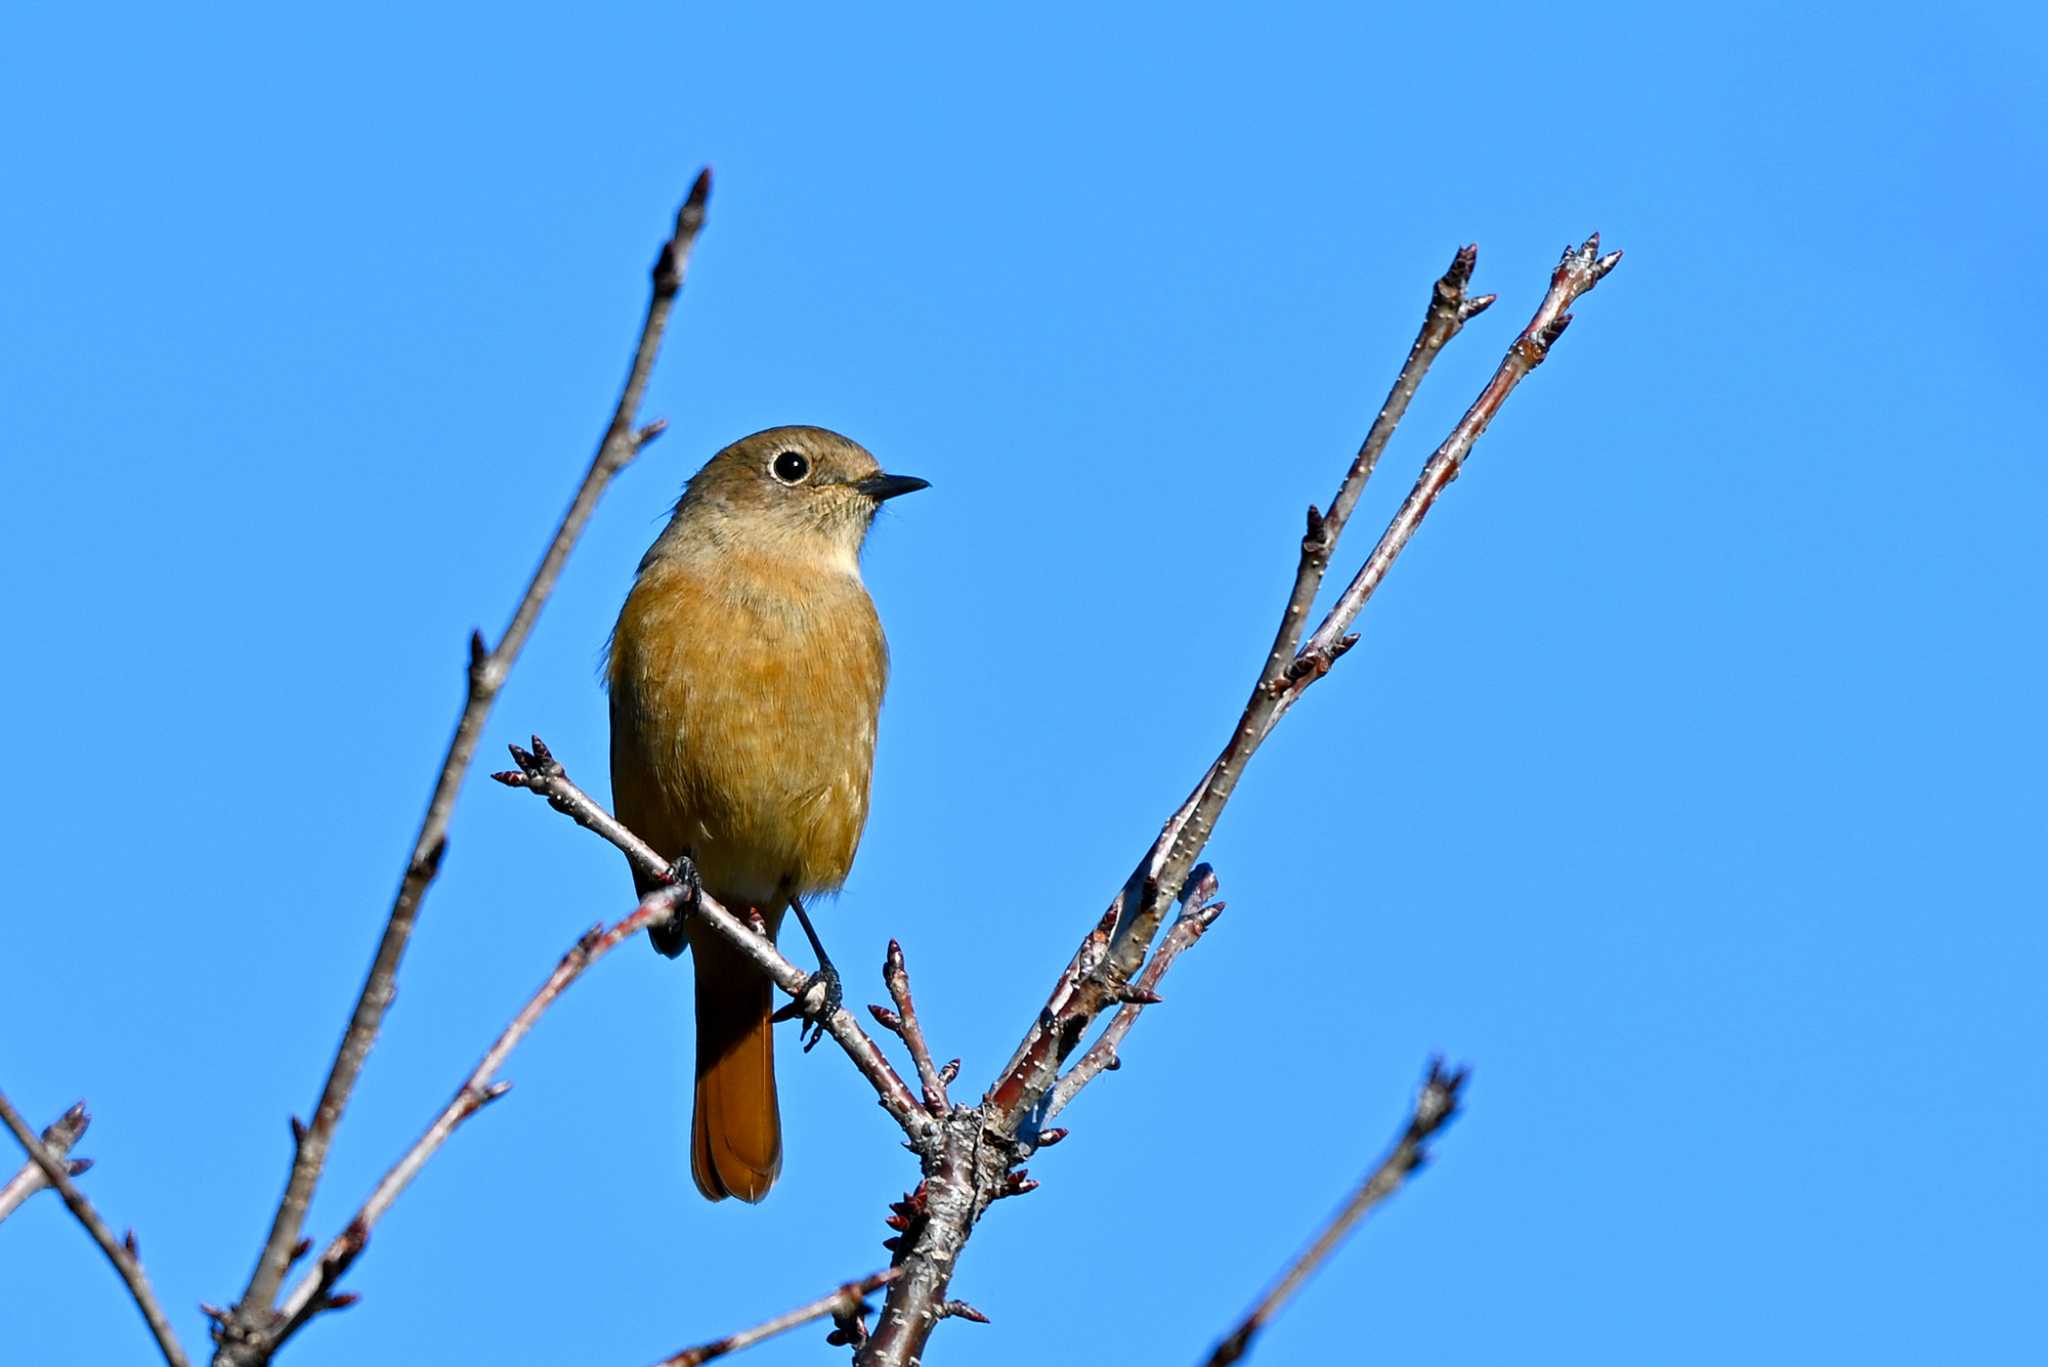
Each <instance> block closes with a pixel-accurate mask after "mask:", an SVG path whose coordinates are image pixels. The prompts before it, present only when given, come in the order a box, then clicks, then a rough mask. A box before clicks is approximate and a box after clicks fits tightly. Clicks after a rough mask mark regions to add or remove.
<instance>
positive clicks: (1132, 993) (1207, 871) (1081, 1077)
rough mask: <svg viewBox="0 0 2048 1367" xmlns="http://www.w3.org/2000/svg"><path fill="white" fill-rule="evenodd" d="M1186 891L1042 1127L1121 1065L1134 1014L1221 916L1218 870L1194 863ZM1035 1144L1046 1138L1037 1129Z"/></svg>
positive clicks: (1154, 999) (1058, 1090)
mask: <svg viewBox="0 0 2048 1367" xmlns="http://www.w3.org/2000/svg"><path fill="white" fill-rule="evenodd" d="M1188 881H1189V887H1188V895H1187V897H1185V898H1184V899H1182V900H1183V909H1182V911H1181V914H1180V915H1179V916H1177V917H1175V918H1174V922H1173V925H1172V926H1171V927H1170V928H1169V929H1168V930H1167V932H1166V938H1165V939H1163V940H1161V941H1160V942H1159V949H1158V950H1157V952H1155V953H1154V954H1153V955H1152V957H1151V958H1150V959H1149V960H1147V961H1146V963H1145V971H1144V972H1142V973H1140V974H1139V975H1138V977H1137V981H1135V982H1133V983H1132V984H1131V985H1130V987H1128V988H1126V989H1125V993H1124V996H1125V1000H1124V1004H1123V1005H1122V1006H1121V1007H1119V1008H1118V1009H1117V1013H1116V1015H1114V1016H1112V1017H1111V1018H1110V1021H1109V1025H1108V1026H1107V1027H1106V1028H1105V1029H1104V1030H1103V1032H1102V1034H1101V1035H1100V1036H1098V1037H1097V1038H1096V1041H1095V1043H1093V1044H1091V1045H1089V1046H1088V1052H1086V1053H1085V1054H1083V1055H1081V1059H1080V1062H1078V1063H1076V1064H1075V1065H1074V1066H1073V1067H1071V1068H1069V1069H1068V1070H1067V1072H1066V1075H1065V1076H1064V1077H1062V1078H1061V1079H1060V1080H1059V1082H1058V1083H1057V1084H1056V1085H1055V1086H1054V1087H1053V1089H1052V1095H1051V1096H1050V1097H1048V1098H1047V1100H1046V1104H1045V1113H1044V1114H1043V1115H1042V1116H1041V1117H1039V1123H1040V1124H1041V1125H1043V1124H1044V1123H1045V1122H1046V1121H1048V1120H1051V1119H1052V1118H1053V1117H1054V1116H1056V1115H1058V1114H1059V1113H1060V1112H1061V1111H1064V1110H1065V1109H1066V1108H1067V1103H1068V1102H1070V1101H1072V1100H1073V1099H1074V1097H1075V1096H1076V1095H1078V1094H1079V1093H1080V1090H1081V1089H1082V1088H1083V1087H1086V1086H1087V1085H1088V1084H1089V1083H1090V1082H1092V1081H1094V1080H1095V1078H1096V1076H1097V1075H1098V1074H1101V1073H1106V1072H1114V1071H1115V1070H1116V1069H1117V1068H1119V1067H1121V1066H1122V1060H1121V1059H1120V1058H1119V1057H1118V1056H1117V1050H1118V1049H1119V1048H1120V1047H1122V1045H1123V1042H1124V1036H1126V1035H1128V1034H1130V1033H1131V1027H1132V1026H1133V1025H1136V1024H1137V1023H1138V1013H1139V1012H1140V1011H1142V1010H1144V1009H1145V1008H1146V1007H1148V1006H1154V1005H1157V1004H1158V1002H1159V1000H1160V997H1159V983H1160V981H1161V980H1162V979H1164V978H1165V977H1166V974H1167V970H1169V969H1171V968H1172V967H1173V961H1174V960H1175V959H1178V958H1179V957H1180V956H1181V951H1183V950H1185V949H1187V948H1188V947H1189V946H1190V945H1192V944H1194V943H1195V941H1197V940H1199V939H1201V938H1202V936H1203V935H1204V934H1205V933H1206V932H1207V931H1208V929H1209V927H1210V926H1211V925H1214V924H1215V922H1216V918H1217V917H1218V916H1221V915H1222V914H1223V908H1224V904H1223V903H1222V902H1217V901H1212V900H1211V899H1212V898H1214V897H1215V895H1216V874H1215V871H1214V870H1212V869H1211V868H1210V867H1209V866H1208V865H1207V864H1199V865H1197V866H1196V867H1195V871H1194V876H1193V877H1192V878H1190V879H1189V880H1188ZM1039 1142H1041V1143H1043V1142H1044V1133H1043V1131H1041V1132H1040V1135H1039Z"/></svg>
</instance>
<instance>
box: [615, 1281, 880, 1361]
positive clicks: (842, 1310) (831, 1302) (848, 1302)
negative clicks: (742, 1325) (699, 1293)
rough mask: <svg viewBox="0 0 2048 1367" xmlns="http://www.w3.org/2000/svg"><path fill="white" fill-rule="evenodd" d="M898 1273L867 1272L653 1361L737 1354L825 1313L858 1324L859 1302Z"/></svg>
mask: <svg viewBox="0 0 2048 1367" xmlns="http://www.w3.org/2000/svg"><path fill="white" fill-rule="evenodd" d="M901 1275H902V1274H901V1272H900V1271H898V1269H896V1268H893V1267H891V1268H885V1269H884V1270H882V1271H880V1272H870V1273H869V1274H868V1275H867V1276H865V1277H862V1278H861V1279H860V1280H859V1281H852V1282H847V1283H846V1284H845V1285H843V1286H841V1287H839V1288H837V1289H836V1290H833V1291H828V1292H827V1293H825V1294H824V1295H822V1296H820V1297H818V1299H816V1300H814V1301H811V1302H810V1303H808V1304H806V1305H799V1306H798V1307H797V1308H796V1309H794V1310H785V1311H783V1312H782V1313H781V1314H779V1315H777V1316H775V1318H773V1319H768V1320H763V1321H761V1322H760V1323H759V1324H757V1325H755V1326H754V1327H753V1328H751V1329H742V1330H740V1331H739V1332H738V1333H736V1334H727V1335H726V1336H725V1337H724V1338H722V1339H713V1340H712V1341H711V1342H709V1343H700V1344H698V1345H697V1346H696V1347H695V1348H685V1349H684V1350H683V1351H682V1352H680V1353H677V1354H675V1355H674V1356H673V1357H665V1358H663V1359H662V1360H661V1361H660V1362H657V1363H655V1364H654V1367H697V1364H699V1363H701V1362H709V1361H711V1359H713V1358H722V1357H724V1356H725V1355H726V1354H727V1353H737V1352H738V1351H739V1350H740V1349H742V1348H751V1347H753V1346H754V1345H755V1344H757V1343H759V1342H760V1341H761V1340H762V1339H770V1338H774V1337H775V1336H776V1335H777V1334H782V1333H787V1332H788V1331H789V1330H791V1329H794V1328H796V1327H797V1326H798V1325H801V1324H809V1323H810V1322H811V1321H812V1320H820V1319H824V1318H825V1317H826V1316H827V1315H830V1316H832V1317H833V1318H834V1319H846V1318H851V1319H852V1320H853V1321H854V1322H855V1323H858V1322H859V1318H860V1316H862V1315H865V1314H866V1313H867V1307H866V1306H865V1305H864V1304H863V1303H862V1302H863V1301H864V1300H865V1299H866V1297H867V1296H868V1295H869V1294H871V1293H872V1292H875V1291H877V1290H879V1289H881V1288H882V1287H885V1286H887V1285H888V1284H889V1283H890V1282H893V1281H895V1280H896V1278H897V1277H899V1276H901Z"/></svg>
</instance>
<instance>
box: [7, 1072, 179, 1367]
mask: <svg viewBox="0 0 2048 1367" xmlns="http://www.w3.org/2000/svg"><path fill="white" fill-rule="evenodd" d="M74 1109H82V1108H74ZM0 1123H4V1124H5V1125H6V1126H7V1128H8V1129H9V1130H12V1131H13V1132H14V1137H15V1139H17V1140H18V1141H20V1143H21V1147H22V1148H23V1149H24V1150H26V1151H27V1153H28V1156H29V1161H30V1162H32V1163H34V1164H35V1165H36V1166H37V1167H38V1168H41V1169H42V1171H43V1180H44V1181H46V1182H48V1183H49V1184H50V1185H51V1186H53V1187H55V1188H56V1189H57V1194H58V1195H59V1196H61V1197H63V1198H64V1204H65V1205H66V1206H68V1207H70V1209H71V1213H72V1214H73V1215H74V1216H76V1217H77V1219H78V1223H79V1224H81V1225H84V1226H85V1232H86V1233H87V1234H90V1235H91V1236H92V1241H93V1242H94V1243H96V1244H98V1245H99V1246H100V1252H102V1253H104V1254H106V1255H107V1261H108V1262H110V1263H112V1264H113V1265H114V1271H116V1272H118V1273H120V1274H121V1280H122V1281H123V1282H125V1283H127V1285H128V1294H129V1295H130V1296H132V1297H134V1298H135V1307H136V1309H138V1310H140V1311H141V1312H142V1318H143V1319H144V1320H145V1321H146V1322H147V1323H148V1325H149V1332H150V1335H151V1336H152V1337H153V1338H155V1339H156V1347H157V1351H158V1352H160V1353H162V1354H163V1358H164V1361H165V1362H167V1363H169V1364H170V1367H188V1364H187V1362H186V1359H185V1350H184V1349H183V1348H180V1347H179V1346H178V1340H177V1339H176V1337H174V1336H173V1335H172V1333H171V1322H170V1320H169V1319H168V1318H167V1317H166V1316H165V1315H164V1308H163V1306H161V1305H159V1304H158V1303H157V1299H156V1292H154V1291H152V1290H150V1286H149V1278H148V1277H147V1276H146V1275H144V1273H143V1271H142V1258H141V1255H140V1254H139V1253H137V1251H136V1246H135V1231H133V1230H130V1231H128V1237H127V1238H125V1239H116V1238H115V1237H114V1231H113V1230H111V1229H109V1228H107V1222H106V1221H105V1220H102V1219H101V1218H100V1213H99V1212H98V1211H96V1210H94V1209H93V1208H92V1202H90V1201H88V1200H86V1199H85V1193H84V1192H82V1191H80V1190H79V1189H78V1184H77V1183H76V1182H74V1181H72V1180H71V1170H70V1166H69V1164H67V1163H66V1162H65V1161H64V1159H63V1158H62V1157H61V1156H60V1155H58V1154H54V1153H51V1152H50V1151H49V1150H48V1149H46V1148H44V1147H43V1144H42V1141H41V1140H39V1139H37V1138H36V1132H35V1131H34V1130H31V1129H30V1128H29V1127H28V1122H27V1121H25V1120H23V1119H22V1118H21V1113H20V1112H19V1111H16V1110H15V1109H14V1107H13V1105H12V1104H11V1103H10V1102H9V1101H8V1100H7V1097H6V1096H5V1095H4V1094H0ZM59 1123H62V1122H59ZM78 1128H79V1129H81V1130H82V1129H84V1128H85V1124H84V1118H83V1115H82V1114H81V1117H80V1121H79V1125H78Z"/></svg>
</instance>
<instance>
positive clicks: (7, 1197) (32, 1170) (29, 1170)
mask: <svg viewBox="0 0 2048 1367" xmlns="http://www.w3.org/2000/svg"><path fill="white" fill-rule="evenodd" d="M90 1124H92V1115H91V1113H90V1112H88V1111H87V1110H86V1109H85V1103H84V1102H83V1101H78V1102H73V1103H72V1106H71V1109H70V1110H68V1111H66V1112H64V1114H62V1115H60V1116H58V1117H57V1118H56V1119H55V1120H53V1121H52V1122H50V1127H49V1128H48V1129H46V1130H44V1131H43V1138H42V1145H43V1152H44V1153H47V1154H49V1155H50V1157H52V1158H64V1155H65V1154H68V1153H70V1152H71V1146H72V1145H73V1144H76V1143H77V1142H78V1137H79V1136H80V1135H82V1134H84V1133H85V1127H86V1126H88V1125H90ZM91 1166H92V1160H91V1159H90V1158H70V1159H65V1162H64V1170H65V1172H67V1173H69V1174H70V1175H71V1176H73V1177H76V1176H78V1175H79V1174H80V1173H83V1172H84V1171H86V1169H88V1168H90V1167H91ZM49 1185H50V1179H49V1178H48V1177H47V1176H45V1175H44V1173H43V1167H42V1164H40V1163H38V1162H36V1160H35V1159H34V1158H33V1157H31V1158H30V1159H29V1160H28V1162H26V1163H23V1164H22V1165H21V1171H19V1172H17V1173H15V1174H14V1176H12V1177H10V1178H8V1179H7V1185H6V1186H4V1187H0V1220H4V1219H6V1218H7V1217H8V1216H10V1215H12V1214H14V1208H15V1207H16V1206H19V1205H20V1204H21V1203H22V1202H23V1201H26V1200H27V1199H28V1198H29V1197H31V1196H33V1195H35V1194H36V1193H37V1192H39V1191H41V1190H42V1189H43V1188H45V1187H47V1186H49Z"/></svg>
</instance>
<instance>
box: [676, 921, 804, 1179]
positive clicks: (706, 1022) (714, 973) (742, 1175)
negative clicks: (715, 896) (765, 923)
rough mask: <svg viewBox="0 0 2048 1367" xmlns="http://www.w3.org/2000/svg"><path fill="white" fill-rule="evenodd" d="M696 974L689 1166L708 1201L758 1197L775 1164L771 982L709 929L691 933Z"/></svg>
mask: <svg viewBox="0 0 2048 1367" xmlns="http://www.w3.org/2000/svg"><path fill="white" fill-rule="evenodd" d="M690 951H691V953H692V954H693V955H694V956H695V957H696V960H697V965H696V974H697V1100H696V1109H695V1114H694V1115H692V1117H691V1119H690V1172H691V1174H692V1175H693V1176H695V1177H696V1179H697V1189H698V1190H699V1191H701V1192H703V1193H704V1195H705V1197H706V1198H707V1199H709V1200H713V1201H722V1200H724V1199H725V1198H726V1197H728V1196H737V1197H739V1198H740V1200H742V1201H758V1200H760V1199H761V1198H762V1197H764V1196H766V1195H767V1194H768V1188H770V1187H772V1186H774V1185H775V1178H776V1176H777V1175H778V1174H780V1173H781V1171H782V1116H781V1113H780V1112H779V1111H778V1110H777V1108H776V1105H775V1036H774V1035H773V1034H772V1033H770V1029H769V1019H768V1018H769V1016H770V1015H771V1014H772V1013H773V1008H774V997H773V989H772V988H771V987H770V985H769V982H768V979H767V978H766V977H765V976H763V975H762V973H761V972H760V970H759V969H757V968H755V967H754V965H753V964H751V963H749V962H748V961H747V958H746V956H745V955H743V954H741V953H740V951H739V950H737V949H734V948H733V947H732V946H730V945H728V944H727V943H726V942H725V941H724V940H723V939H722V938H720V937H719V936H717V935H715V934H708V933H707V934H703V935H692V936H691V937H690Z"/></svg>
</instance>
